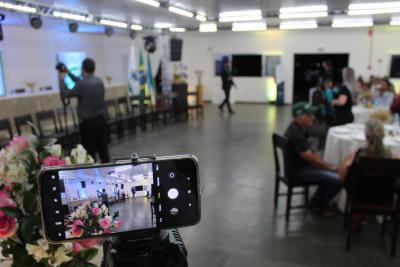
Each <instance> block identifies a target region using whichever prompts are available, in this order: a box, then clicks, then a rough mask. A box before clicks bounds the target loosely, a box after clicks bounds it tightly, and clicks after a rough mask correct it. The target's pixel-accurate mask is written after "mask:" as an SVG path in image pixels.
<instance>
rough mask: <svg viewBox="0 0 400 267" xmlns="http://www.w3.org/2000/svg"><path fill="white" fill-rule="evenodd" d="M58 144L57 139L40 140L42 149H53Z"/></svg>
mask: <svg viewBox="0 0 400 267" xmlns="http://www.w3.org/2000/svg"><path fill="white" fill-rule="evenodd" d="M56 142H57V139H55V138H45V139H42V140H40V145H41V146H42V147H51V146H52V145H54V144H55V143H56Z"/></svg>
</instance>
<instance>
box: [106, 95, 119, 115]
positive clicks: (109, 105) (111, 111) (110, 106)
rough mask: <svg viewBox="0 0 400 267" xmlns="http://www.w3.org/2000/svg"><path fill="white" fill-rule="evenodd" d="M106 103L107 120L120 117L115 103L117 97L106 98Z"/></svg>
mask: <svg viewBox="0 0 400 267" xmlns="http://www.w3.org/2000/svg"><path fill="white" fill-rule="evenodd" d="M105 105H106V112H105V115H106V119H107V120H110V119H115V118H117V117H119V113H118V109H117V105H116V104H115V99H109V100H106V102H105Z"/></svg>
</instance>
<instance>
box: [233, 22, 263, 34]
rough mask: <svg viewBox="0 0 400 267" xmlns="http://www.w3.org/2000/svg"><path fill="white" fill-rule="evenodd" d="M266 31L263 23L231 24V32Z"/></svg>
mask: <svg viewBox="0 0 400 267" xmlns="http://www.w3.org/2000/svg"><path fill="white" fill-rule="evenodd" d="M266 29H267V24H266V23H265V22H239V23H237V22H236V23H233V24H232V31H234V32H239V31H264V30H266Z"/></svg>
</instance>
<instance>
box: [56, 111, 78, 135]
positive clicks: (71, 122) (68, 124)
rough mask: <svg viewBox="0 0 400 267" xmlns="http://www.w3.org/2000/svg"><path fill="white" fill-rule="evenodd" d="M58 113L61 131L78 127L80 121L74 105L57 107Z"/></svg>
mask: <svg viewBox="0 0 400 267" xmlns="http://www.w3.org/2000/svg"><path fill="white" fill-rule="evenodd" d="M56 115H57V120H58V125H59V130H60V131H61V132H67V131H68V129H78V121H77V119H76V115H75V112H74V108H73V107H71V106H66V107H65V108H64V107H62V108H58V109H56Z"/></svg>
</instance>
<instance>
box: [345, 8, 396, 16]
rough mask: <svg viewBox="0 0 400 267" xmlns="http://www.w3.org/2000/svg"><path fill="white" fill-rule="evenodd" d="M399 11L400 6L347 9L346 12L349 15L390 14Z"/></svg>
mask: <svg viewBox="0 0 400 267" xmlns="http://www.w3.org/2000/svg"><path fill="white" fill-rule="evenodd" d="M399 12H400V7H398V8H379V9H360V10H349V11H347V14H348V15H350V16H357V15H375V14H390V13H399Z"/></svg>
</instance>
